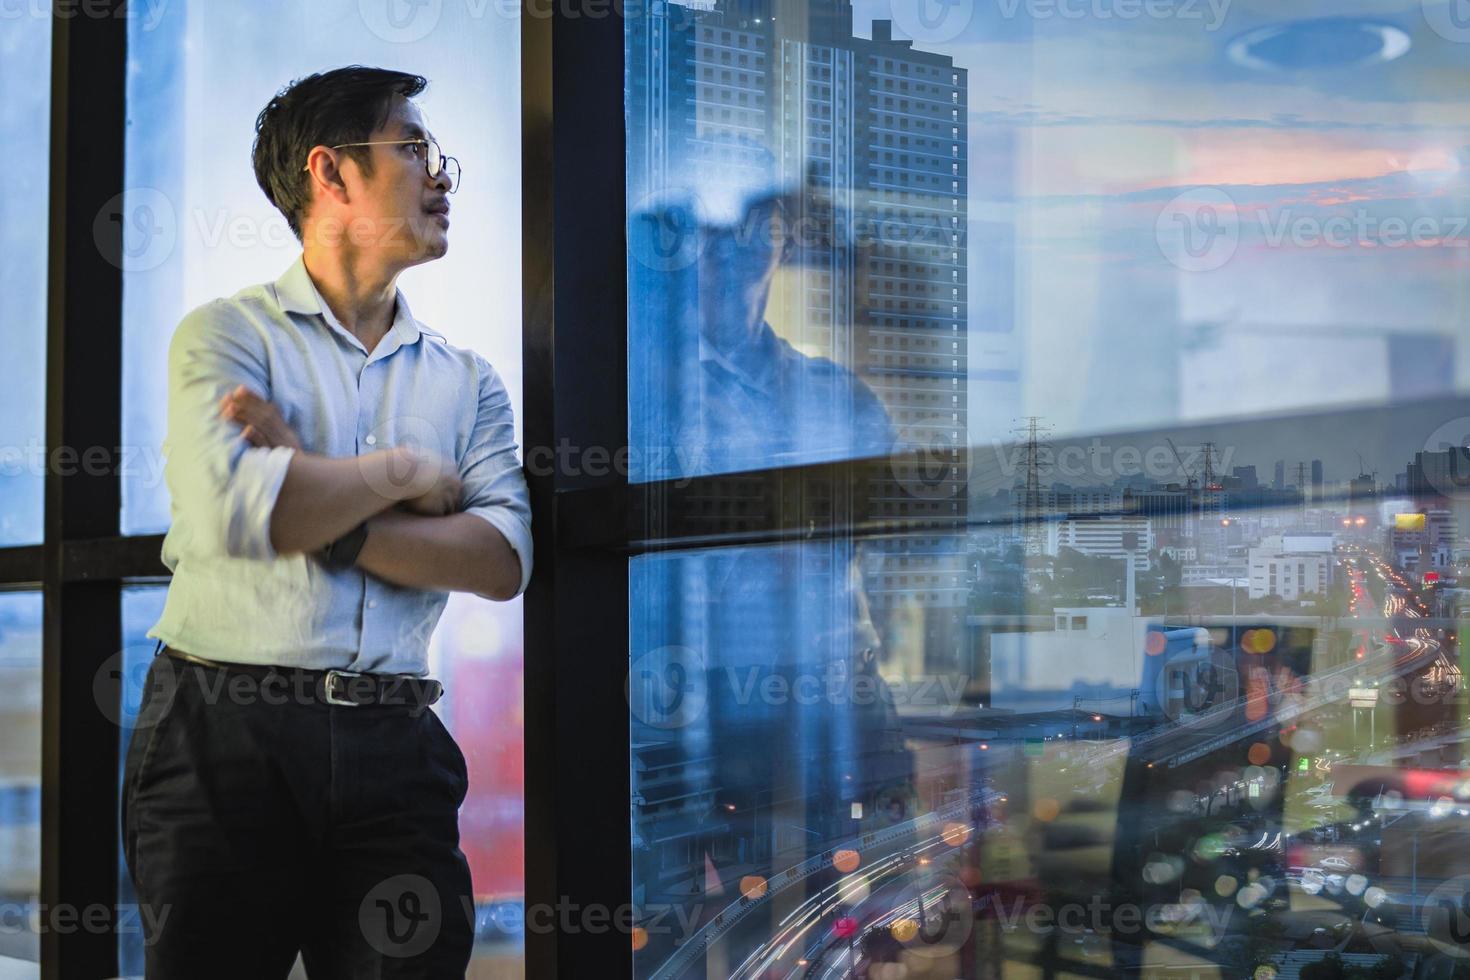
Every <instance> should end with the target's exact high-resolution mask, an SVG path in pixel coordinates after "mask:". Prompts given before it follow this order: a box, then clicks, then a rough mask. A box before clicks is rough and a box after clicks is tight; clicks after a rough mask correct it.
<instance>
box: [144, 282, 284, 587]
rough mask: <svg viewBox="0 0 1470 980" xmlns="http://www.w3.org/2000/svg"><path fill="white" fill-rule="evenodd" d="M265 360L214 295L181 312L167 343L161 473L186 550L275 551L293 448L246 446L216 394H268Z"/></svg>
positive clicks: (255, 339)
mask: <svg viewBox="0 0 1470 980" xmlns="http://www.w3.org/2000/svg"><path fill="white" fill-rule="evenodd" d="M266 364H267V360H266V351H265V340H264V338H263V337H262V336H261V335H260V333H259V332H258V331H257V330H256V329H255V328H254V327H253V326H252V325H251V324H249V323H248V322H245V321H244V318H242V317H240V316H238V315H236V314H234V313H233V312H232V311H231V310H230V309H229V307H228V306H226V305H225V304H224V303H220V302H215V303H210V304H208V305H205V306H202V307H200V308H199V309H197V310H195V311H193V312H192V313H190V314H189V315H188V316H186V317H185V318H184V320H183V322H181V323H180V324H179V327H178V329H177V330H176V331H174V335H173V339H172V341H171V342H170V343H169V352H168V437H167V444H166V446H165V451H166V455H167V461H166V464H165V469H164V473H165V476H166V478H167V481H168V488H169V493H170V494H171V496H172V504H173V509H174V521H175V523H176V524H178V523H179V522H184V523H185V525H186V527H187V529H188V534H187V540H188V546H189V548H190V549H191V550H195V551H197V552H203V553H209V554H215V555H218V554H225V555H229V556H230V557H233V558H250V559H259V560H269V559H273V558H275V557H276V551H275V549H274V548H273V547H271V540H270V523H271V512H272V511H273V510H274V509H275V505H276V498H277V497H278V496H279V495H280V492H281V483H282V482H283V481H284V480H285V478H286V469H287V467H288V466H289V465H290V462H291V454H292V452H294V450H292V449H290V448H287V447H276V448H274V449H264V448H260V447H256V446H251V445H250V443H249V442H248V441H247V440H246V439H245V438H244V436H243V435H242V434H241V433H242V427H241V426H240V425H238V424H237V423H234V422H230V421H227V420H226V419H224V418H222V417H221V416H220V413H219V401H220V399H221V398H223V397H224V395H225V393H226V392H228V391H231V390H233V389H234V388H235V387H236V386H237V385H240V384H244V385H245V386H246V387H248V388H250V389H252V390H253V391H255V392H257V393H258V394H260V395H263V396H264V397H266V398H269V397H270V394H271V389H270V378H269V372H268V370H267V367H266Z"/></svg>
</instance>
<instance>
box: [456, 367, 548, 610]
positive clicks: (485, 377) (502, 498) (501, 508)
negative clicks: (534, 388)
mask: <svg viewBox="0 0 1470 980" xmlns="http://www.w3.org/2000/svg"><path fill="white" fill-rule="evenodd" d="M475 365H476V367H477V368H478V369H479V374H480V377H479V405H478V408H477V410H476V413H475V425H474V429H473V431H472V432H471V433H470V441H469V446H468V448H467V449H466V450H465V455H464V459H463V461H462V462H461V464H460V479H461V481H462V482H463V484H464V505H465V506H464V510H465V513H467V514H474V515H476V516H478V517H480V518H483V519H484V520H485V521H487V522H489V524H490V526H491V527H493V528H495V529H496V530H497V531H499V532H500V533H501V534H502V535H504V536H505V540H506V541H507V542H508V543H509V544H510V546H511V548H512V549H514V550H515V553H516V557H517V558H519V559H520V562H521V585H520V588H519V589H517V590H516V594H517V595H520V594H521V593H522V592H524V591H525V590H526V586H527V585H528V584H529V583H530V581H531V495H530V492H529V491H528V490H527V489H526V477H525V474H524V473H523V472H522V470H521V464H520V461H519V460H518V459H517V458H516V441H515V415H514V412H513V410H512V409H511V405H510V395H509V393H507V392H506V390H505V383H504V382H502V381H501V380H500V375H499V374H498V373H497V372H496V371H495V369H494V368H493V367H491V366H490V362H489V361H486V360H485V359H484V358H483V357H480V356H478V355H477V356H476V357H475Z"/></svg>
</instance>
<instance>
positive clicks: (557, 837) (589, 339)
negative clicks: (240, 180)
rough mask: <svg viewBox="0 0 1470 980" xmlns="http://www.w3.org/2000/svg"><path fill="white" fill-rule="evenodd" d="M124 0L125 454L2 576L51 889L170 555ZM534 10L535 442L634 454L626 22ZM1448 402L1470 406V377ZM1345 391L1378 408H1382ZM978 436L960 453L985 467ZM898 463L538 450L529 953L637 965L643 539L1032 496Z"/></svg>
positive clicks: (100, 100)
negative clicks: (649, 479)
mask: <svg viewBox="0 0 1470 980" xmlns="http://www.w3.org/2000/svg"><path fill="white" fill-rule="evenodd" d="M125 4H126V0H93V2H92V3H91V4H90V5H89V13H88V15H86V16H64V15H54V16H53V20H52V42H51V43H52V70H51V77H50V86H51V94H52V98H51V109H50V128H51V140H50V164H51V174H52V180H51V184H50V192H49V201H48V206H49V218H48V248H47V256H48V267H47V283H48V286H47V297H48V308H47V364H46V375H45V376H46V395H45V399H46V445H47V449H48V453H47V457H46V458H48V459H50V458H51V452H50V450H51V449H52V447H59V446H75V447H104V448H105V449H106V451H107V453H108V454H109V456H108V458H109V459H110V460H111V463H112V465H110V466H108V467H106V468H105V471H104V472H101V473H98V472H96V470H95V469H94V468H89V471H88V472H68V473H65V474H63V473H61V472H57V471H54V470H53V468H48V470H47V473H46V476H45V502H46V509H45V516H44V540H43V542H42V543H41V544H37V545H26V546H19V547H4V548H0V590H11V589H26V590H36V589H39V590H40V591H41V593H42V595H43V605H44V614H43V644H44V649H43V660H42V664H43V671H44V681H43V695H42V698H43V701H42V760H41V762H42V810H41V895H40V900H41V902H42V903H44V904H45V905H46V906H47V907H52V908H54V907H57V906H60V905H70V906H73V907H76V908H82V907H86V906H88V905H92V904H99V903H100V904H102V905H105V906H108V907H111V906H113V905H115V903H116V901H117V888H118V881H117V869H118V867H119V854H118V843H119V841H118V835H117V833H116V814H117V809H118V786H117V764H118V758H119V750H120V747H121V746H120V738H121V733H120V731H119V729H118V728H117V726H116V725H115V724H113V723H112V722H111V721H110V720H109V719H108V718H107V717H106V716H105V713H104V712H100V711H98V710H96V706H95V705H96V701H95V699H96V698H97V697H105V698H115V699H116V698H120V697H121V682H120V677H119V676H117V675H116V673H113V674H110V675H109V674H108V673H106V672H104V671H103V668H104V666H105V665H106V662H107V660H108V658H109V657H111V656H113V655H114V654H115V653H116V652H117V651H118V650H119V649H120V647H121V645H122V636H121V597H122V591H123V589H124V588H125V587H126V586H129V585H134V584H139V583H158V582H166V581H167V578H168V571H167V569H166V568H165V567H164V566H163V565H162V563H161V560H160V557H159V552H160V548H161V544H162V535H131V536H125V535H122V534H120V505H121V486H120V474H119V472H118V466H117V464H118V462H119V460H118V458H117V456H116V450H115V448H114V447H118V446H119V445H120V444H121V442H122V432H121V411H120V408H121V399H122V375H121V368H120V365H121V361H122V346H123V344H122V341H123V335H122V331H123V322H122V321H123V316H122V309H123V307H122V296H123V274H122V271H121V263H120V262H118V261H116V257H117V256H118V255H120V254H121V249H122V229H121V225H120V224H119V223H116V222H106V223H100V224H98V225H96V227H94V218H95V217H96V216H97V215H98V214H99V213H101V212H102V211H103V209H104V208H106V207H109V206H112V205H113V204H114V203H115V200H116V199H117V196H118V195H120V194H121V193H122V192H123V190H124V187H125V173H124V142H125V122H126V111H127V106H126V67H127V28H128V18H127V17H126V16H120V15H119V14H121V8H123V7H124V6H125ZM638 9H640V10H643V9H645V8H641V7H640V8H638ZM525 13H526V16H523V17H521V18H520V29H521V130H522V146H521V164H522V174H523V186H522V195H523V197H522V236H521V241H522V255H521V261H522V268H523V282H522V286H523V307H522V312H523V317H522V369H523V378H524V389H525V395H524V402H523V406H522V416H523V423H524V432H525V440H524V441H525V447H524V453H525V456H524V458H527V459H529V458H531V453H532V452H533V451H534V449H535V448H536V447H556V446H560V445H562V444H564V443H565V444H569V445H571V446H572V447H576V448H580V449H583V450H585V449H587V448H589V447H601V448H603V449H606V450H607V451H609V453H610V455H613V454H616V452H617V450H619V449H626V447H627V445H628V432H627V426H628V411H627V406H628V384H629V380H628V366H629V359H628V351H627V337H628V331H627V310H628V303H627V299H628V295H627V276H626V273H627V258H628V256H627V247H626V236H625V222H626V206H625V199H626V187H625V173H624V168H623V166H622V161H623V160H624V159H625V155H624V154H625V144H626V133H625V130H624V120H625V116H624V93H625V87H624V86H625V79H624V64H623V60H624V54H623V52H624V47H623V45H624V22H623V19H622V16H621V15H620V14H619V13H616V12H607V11H604V13H603V15H602V16H593V15H592V14H591V13H590V12H588V11H579V10H576V9H569V7H568V5H564V4H562V5H551V6H550V7H547V6H546V5H532V4H526V6H525ZM557 66H561V70H560V71H557V70H556V68H557ZM905 139H906V138H905ZM109 255H110V256H112V257H113V258H112V259H111V260H109ZM158 368H159V371H160V372H161V371H162V369H163V366H162V365H159V366H158ZM1441 404H1443V405H1444V406H1445V409H1446V410H1451V411H1454V410H1459V411H1464V409H1465V406H1466V404H1467V400H1466V399H1464V398H1463V397H1459V396H1455V397H1450V398H1445V399H1443V400H1442V402H1441ZM1391 407H1392V406H1390V408H1391ZM1328 411H1329V413H1330V414H1332V415H1333V416H1335V417H1341V418H1351V419H1360V420H1363V422H1364V424H1365V425H1367V424H1371V423H1370V420H1371V419H1372V417H1373V415H1374V414H1375V413H1377V412H1381V409H1377V408H1374V409H1370V410H1367V411H1364V410H1359V409H1352V410H1340V411H1332V410H1330V409H1329V410H1328ZM1310 414H1311V413H1302V415H1303V416H1304V417H1305V416H1308V415H1310ZM1280 421H1281V420H1280V419H1277V420H1274V422H1272V423H1267V424H1279V423H1280ZM1259 424H1262V423H1259V422H1255V421H1252V420H1245V421H1243V422H1242V423H1241V424H1240V425H1239V426H1237V427H1235V428H1236V429H1237V431H1240V432H1245V431H1248V430H1249V429H1250V428H1251V427H1252V426H1254V425H1259ZM1186 428H1188V427H1186ZM1196 428H1197V427H1196ZM1176 431H1177V430H1176ZM1159 438H1162V436H1159ZM967 455H968V454H967V453H965V452H961V453H960V454H959V456H958V457H947V458H946V459H945V461H944V462H945V464H946V465H954V464H955V463H959V465H961V466H962V467H965V468H967V469H968V460H967V458H966V457H967ZM550 458H553V459H559V458H560V457H559V456H558V455H556V454H552V456H551V457H550ZM927 461H928V462H932V460H927ZM921 462H924V461H921ZM890 466H891V464H890V463H889V462H888V461H886V460H881V461H851V462H841V463H830V464H818V465H808V466H799V467H791V468H772V469H768V470H760V471H756V472H752V473H744V474H727V475H721V476H716V477H700V478H696V479H693V480H687V481H685V480H677V481H676V480H668V481H663V482H657V483H650V484H636V485H634V484H630V483H629V482H628V480H627V474H626V473H624V472H618V471H617V468H616V467H614V468H613V470H612V472H608V473H606V474H604V475H600V476H592V475H589V474H587V473H586V472H577V473H573V472H555V471H553V472H546V471H543V470H540V469H538V468H537V467H531V468H530V469H529V471H528V473H527V478H528V482H529V485H530V490H531V499H532V507H533V515H534V520H533V533H534V540H535V546H536V573H535V576H534V577H533V579H532V582H531V586H530V589H529V590H528V592H527V594H526V598H525V606H524V609H525V624H526V644H525V667H524V703H525V854H526V866H525V880H526V888H525V901H526V908H527V910H528V913H531V912H532V911H533V910H535V912H536V913H537V914H528V916H527V929H526V936H525V956H526V975H527V976H532V977H538V978H542V977H545V978H555V977H569V978H580V977H586V976H597V977H606V978H614V980H620V978H631V976H632V950H631V946H630V937H629V936H628V933H627V931H626V930H625V929H622V928H618V923H620V921H622V920H621V919H620V915H621V914H622V911H621V910H624V909H628V908H629V907H630V902H631V896H632V890H633V881H632V861H631V854H630V852H629V843H630V819H629V818H630V807H631V785H630V778H631V765H630V749H631V745H630V740H629V734H630V728H629V720H630V719H629V710H628V705H627V700H626V697H625V684H626V680H627V670H628V653H629V646H628V642H629V637H628V628H629V609H628V562H629V559H630V558H632V557H634V556H637V555H641V554H655V553H662V552H670V551H679V550H688V549H693V548H701V547H707V546H724V547H738V546H749V545H758V544H772V543H780V542H784V541H796V540H810V539H812V538H821V537H830V536H833V535H839V534H843V535H845V534H853V535H858V536H862V537H876V536H891V535H907V534H913V533H916V532H928V533H952V532H955V531H958V530H961V529H963V528H964V527H966V526H968V525H974V524H977V523H994V522H998V521H999V520H1002V519H1005V520H1009V519H1011V518H1010V516H1009V515H1007V516H1006V517H1004V518H998V517H996V516H995V515H982V514H978V513H975V512H973V511H970V512H968V513H966V512H965V511H964V510H962V511H961V512H960V513H959V514H957V515H954V516H951V515H941V514H939V513H937V511H934V509H929V510H930V511H931V512H926V513H922V514H919V515H894V516H884V517H882V518H876V517H873V516H871V515H873V514H875V513H877V512H878V511H877V508H875V507H873V506H870V504H869V500H868V497H869V495H879V494H881V493H882V492H883V491H882V486H883V485H884V484H885V483H891V482H892V480H893V477H894V474H893V471H892V469H891V468H890ZM731 479H738V480H739V481H741V483H742V491H743V492H742V499H743V501H744V506H742V507H741V508H739V509H738V513H722V514H715V515H711V513H710V509H709V508H708V507H707V504H708V502H709V500H711V499H712V498H714V497H716V496H718V494H719V490H720V488H721V487H722V486H723V485H726V481H729V480H731ZM732 510H733V509H732ZM589 907H600V908H601V909H605V910H607V911H608V912H609V913H610V916H609V921H611V922H612V923H613V924H614V925H613V927H612V928H607V929H602V930H596V931H594V930H593V929H591V928H583V929H562V928H560V927H559V926H558V925H551V927H550V928H547V927H546V924H547V919H548V918H551V919H555V918H559V917H560V910H562V909H564V908H565V909H586V908H589ZM538 922H539V923H541V924H540V925H538ZM117 970H118V960H117V937H116V935H115V934H113V933H111V932H105V933H91V932H88V931H86V930H80V929H79V930H75V931H71V932H66V933H61V932H57V931H54V930H52V931H47V932H45V933H43V935H42V937H41V975H42V977H43V978H44V980H101V978H107V977H114V976H116V975H117Z"/></svg>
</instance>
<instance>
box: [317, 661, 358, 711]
mask: <svg viewBox="0 0 1470 980" xmlns="http://www.w3.org/2000/svg"><path fill="white" fill-rule="evenodd" d="M362 676H363V675H362V673H360V672H357V671H351V670H329V671H327V676H326V678H325V679H324V680H323V681H322V693H323V695H324V696H325V697H326V699H327V704H338V705H343V706H345V707H348V708H361V707H362V705H360V704H358V703H357V702H356V701H347V700H345V699H343V698H339V697H338V696H337V695H336V694H335V693H333V690H332V681H333V680H336V679H341V678H346V677H362Z"/></svg>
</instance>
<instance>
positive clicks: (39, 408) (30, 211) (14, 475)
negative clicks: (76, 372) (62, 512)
mask: <svg viewBox="0 0 1470 980" xmlns="http://www.w3.org/2000/svg"><path fill="white" fill-rule="evenodd" d="M25 9H26V10H27V11H29V15H28V14H27V13H25V12H21V9H20V8H17V13H18V16H6V17H3V18H0V92H3V93H4V94H5V96H4V98H3V99H0V143H3V144H4V145H5V146H7V147H12V148H15V147H24V148H25V152H24V154H12V160H13V165H12V166H11V167H10V168H9V173H7V175H6V179H5V181H4V184H3V186H0V291H3V292H4V295H5V297H6V302H5V312H4V314H3V315H0V341H3V342H4V344H5V351H6V359H7V361H8V367H9V370H8V372H7V376H6V383H5V384H4V385H3V386H0V499H3V500H4V501H5V505H4V507H0V546H3V545H15V544H36V543H38V542H39V541H40V540H41V535H42V529H41V498H42V492H43V486H44V483H45V464H44V460H45V446H46V420H45V406H46V247H45V245H46V235H45V229H46V226H47V211H46V202H47V199H48V194H49V193H50V191H49V178H50V168H49V167H47V166H45V161H46V160H48V159H49V157H50V152H51V149H50V132H51V90H50V87H49V86H47V85H45V84H39V85H38V84H36V80H37V79H43V80H44V79H47V78H50V77H51V16H50V13H49V12H48V10H47V9H46V7H45V5H34V4H33V5H31V6H30V7H28V8H25ZM22 160H27V161H30V165H26V164H24V163H22Z"/></svg>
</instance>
